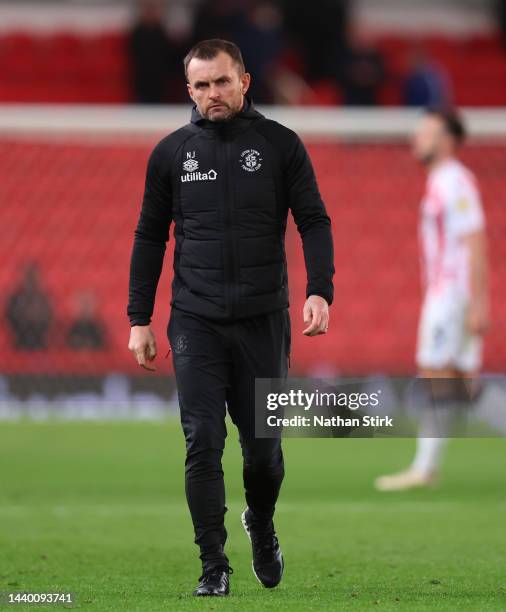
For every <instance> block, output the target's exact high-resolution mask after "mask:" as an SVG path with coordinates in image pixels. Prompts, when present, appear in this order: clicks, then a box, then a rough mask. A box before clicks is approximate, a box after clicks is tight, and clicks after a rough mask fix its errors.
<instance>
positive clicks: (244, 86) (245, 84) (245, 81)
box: [241, 72, 251, 96]
mask: <svg viewBox="0 0 506 612" xmlns="http://www.w3.org/2000/svg"><path fill="white" fill-rule="evenodd" d="M250 84H251V74H250V73H249V72H245V73H244V74H243V75H241V93H242V95H243V96H244V95H245V94H246V92H247V91H248V89H249V86H250Z"/></svg>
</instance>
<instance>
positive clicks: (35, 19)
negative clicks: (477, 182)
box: [0, 0, 506, 106]
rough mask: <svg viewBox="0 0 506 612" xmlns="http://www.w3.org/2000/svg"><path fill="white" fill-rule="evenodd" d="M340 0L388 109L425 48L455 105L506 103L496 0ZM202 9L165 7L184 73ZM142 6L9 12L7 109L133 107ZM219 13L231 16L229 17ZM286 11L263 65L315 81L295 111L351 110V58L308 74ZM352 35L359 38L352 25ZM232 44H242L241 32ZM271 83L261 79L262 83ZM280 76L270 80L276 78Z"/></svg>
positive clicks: (505, 58) (1, 95) (2, 11)
mask: <svg viewBox="0 0 506 612" xmlns="http://www.w3.org/2000/svg"><path fill="white" fill-rule="evenodd" d="M151 1H154V0H151ZM335 1H336V2H339V3H341V4H343V5H346V6H349V7H350V8H349V10H347V11H345V13H343V15H344V14H350V17H349V19H350V23H351V24H353V27H356V26H358V27H359V28H360V29H361V30H366V31H367V33H368V41H369V43H370V44H371V45H372V47H373V48H375V49H376V50H377V51H378V52H379V54H380V56H381V57H382V59H383V61H384V67H385V80H384V82H383V83H382V85H381V87H380V88H379V91H378V96H377V100H378V103H379V104H380V105H388V106H396V105H402V104H403V102H404V95H403V88H404V83H405V79H406V77H407V75H408V74H409V73H410V70H411V68H412V61H413V53H414V51H415V49H418V50H419V49H423V53H424V55H425V57H426V58H427V60H428V61H429V62H430V64H431V65H434V66H437V67H438V68H439V69H441V70H442V71H444V73H445V75H446V77H447V79H448V83H449V84H450V88H451V90H452V94H453V99H454V102H455V103H456V104H458V105H460V106H502V105H506V50H505V45H504V35H503V34H502V33H501V28H500V19H499V17H496V18H495V20H494V19H493V17H492V11H491V6H492V5H493V3H492V2H488V1H487V2H481V1H478V0H466V1H465V2H457V1H456V0H442V1H440V2H435V1H433V0H428V1H427V0H425V1H422V0H412V1H411V2H402V0H382V2H381V3H378V2H374V1H373V0H361V1H360V2H353V1H351V0H350V1H347V0H335ZM299 3H301V6H302V5H303V4H304V3H302V0H292V2H291V3H288V4H289V5H290V6H291V5H294V6H298V5H299ZM203 4H205V0H192V1H188V2H182V3H181V2H175V1H173V2H167V3H165V7H166V15H167V19H166V24H165V25H166V30H167V33H168V37H169V39H170V41H171V44H172V47H173V56H174V57H172V58H171V59H170V62H174V63H175V65H177V66H179V65H180V61H181V59H182V56H183V55H184V50H186V49H187V48H188V46H189V45H191V43H192V41H193V39H192V36H193V34H194V33H192V28H193V25H194V24H193V23H192V20H194V19H195V14H196V13H195V9H196V7H199V6H201V5H203ZM211 4H213V3H211ZM221 4H223V5H224V6H228V5H230V6H231V7H232V8H229V9H228V10H229V11H232V10H235V11H236V13H237V10H238V7H240V6H242V5H244V7H248V6H250V5H254V4H255V3H254V2H253V3H252V2H251V1H250V2H248V0H237V2H236V3H227V2H222V3H221ZM256 4H259V5H262V6H263V5H269V6H271V7H275V6H280V7H283V6H284V4H283V2H282V1H281V0H279V1H278V2H275V1H274V0H264V1H263V2H257V3H256ZM327 4H328V0H314V1H313V3H311V5H312V6H314V7H316V8H315V10H317V9H318V7H319V5H321V6H322V9H321V14H322V17H321V20H324V15H325V10H329V9H328V7H327V9H325V8H324V7H325V6H327ZM236 5H237V6H236ZM134 7H135V3H134V2H126V3H121V2H111V1H109V2H104V3H82V2H75V3H69V2H58V3H55V2H48V1H46V2H42V1H41V2H38V3H34V2H31V3H27V2H23V1H18V2H15V3H12V2H6V3H3V4H0V74H1V75H2V78H1V79H0V102H62V103H65V102H72V103H76V102H80V103H111V104H112V103H125V102H130V101H132V100H133V93H132V86H131V81H132V79H131V76H130V69H129V60H128V37H129V32H130V31H131V27H132V25H133V23H134V15H135V11H134ZM234 7H235V8H234ZM292 8H293V7H292ZM220 10H221V11H222V12H224V11H225V12H226V9H220ZM244 10H246V9H244ZM301 10H302V9H301ZM292 12H293V11H292ZM278 13H279V14H280V15H281V13H284V14H285V18H286V19H285V21H286V24H285V29H284V32H283V33H282V34H280V40H279V43H278V44H277V45H276V48H278V52H276V53H275V52H274V51H273V53H275V57H276V60H275V65H274V66H273V64H272V63H270V64H269V63H267V64H264V69H265V70H267V71H268V72H269V73H272V74H274V75H275V74H279V72H278V73H276V72H275V70H276V69H277V70H281V71H283V70H284V71H292V72H294V73H297V74H298V76H301V77H302V78H303V79H304V80H306V81H307V85H308V87H307V88H304V87H303V88H301V89H300V90H297V91H298V93H294V94H293V95H292V101H293V102H294V103H296V104H321V105H335V104H340V103H342V100H343V97H344V96H343V90H342V84H341V85H340V84H339V78H338V77H337V76H336V75H335V74H333V72H335V70H334V69H336V70H337V68H336V67H335V66H334V68H332V63H333V62H334V63H335V62H336V61H337V62H338V61H339V57H342V52H340V53H337V55H336V57H335V58H329V57H322V58H321V62H322V64H323V63H326V64H327V75H325V74H324V75H323V76H322V75H319V76H318V77H314V75H312V74H311V73H309V74H308V73H307V71H306V72H305V71H304V65H306V66H307V58H305V57H304V53H303V52H302V51H301V48H300V45H299V46H298V43H297V41H299V42H300V40H299V39H300V32H299V33H294V32H292V31H291V30H290V27H289V26H290V21H289V19H290V17H289V12H287V11H286V9H285V10H284V11H278ZM311 14H312V13H311ZM235 18H236V17H235ZM263 18H265V16H264V17H263ZM344 18H345V17H344V16H343V17H342V19H344ZM273 19H274V17H273ZM293 27H295V26H293ZM338 30H342V31H344V30H346V26H345V25H343V24H341V25H340V26H339V27H338V26H337V24H336V32H337V31H338ZM349 30H350V31H351V30H352V27H351V26H350V27H349ZM248 32H249V34H248V37H247V38H245V36H246V35H245V34H244V32H243V34H240V33H239V32H238V33H237V34H236V39H237V42H240V43H241V44H242V43H244V44H246V42H245V41H246V40H247V41H248V44H252V45H253V48H254V47H255V40H256V41H257V43H258V44H257V47H258V46H261V45H262V41H263V40H264V39H263V38H261V34H258V31H257V30H255V31H253V32H251V31H248ZM195 33H196V32H195ZM257 35H258V36H260V38H258V40H257V39H256V38H255V36H257ZM322 35H323V33H322ZM336 36H337V34H336ZM230 37H231V38H234V31H233V30H232V31H231V32H230ZM328 37H329V35H328V34H326V38H328ZM243 39H244V40H243ZM307 42H308V41H306V43H307ZM313 42H314V41H313ZM327 43H328V41H326V44H325V45H324V46H322V47H321V48H322V51H321V53H324V51H323V49H326V50H327V54H328V53H333V52H335V51H336V49H340V47H339V46H338V47H336V48H335V49H334V51H332V52H331V51H330V47H329V45H328V44H327ZM264 44H265V43H264ZM336 44H337V43H336ZM263 76H264V75H259V74H256V75H255V77H256V80H257V81H258V82H259V81H260V80H261V79H262V77H263ZM275 78H276V77H275V76H274V77H271V80H275ZM180 89H181V83H179V82H178V86H177V87H172V88H171V87H170V86H169V87H168V88H167V95H166V98H167V99H166V100H165V101H166V102H180V101H181V92H180ZM171 92H172V93H171ZM258 101H259V100H257V102H258ZM262 101H267V102H268V101H269V100H268V99H267V100H262Z"/></svg>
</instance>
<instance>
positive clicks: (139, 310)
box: [127, 146, 172, 370]
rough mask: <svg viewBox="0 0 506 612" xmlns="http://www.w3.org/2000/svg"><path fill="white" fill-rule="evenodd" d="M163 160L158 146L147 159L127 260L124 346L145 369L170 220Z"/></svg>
mask: <svg viewBox="0 0 506 612" xmlns="http://www.w3.org/2000/svg"><path fill="white" fill-rule="evenodd" d="M164 161H165V160H164V157H163V150H162V149H161V147H160V146H158V147H156V148H155V149H154V151H153V152H152V154H151V156H150V158H149V161H148V166H147V171H146V184H145V189H144V197H143V201H142V207H141V212H140V216H139V220H138V223H137V227H136V229H135V235H134V244H133V249H132V256H131V260H130V281H129V299H128V308H127V313H128V317H129V319H130V324H131V330H130V340H129V343H128V348H129V350H130V351H132V353H133V355H134V357H135V358H136V360H137V363H138V364H139V365H140V366H141V367H143V368H145V369H147V370H154V369H155V368H154V367H153V366H152V365H150V364H151V362H153V360H154V359H155V357H156V353H157V349H156V341H155V337H154V334H153V331H152V329H151V325H150V323H151V316H152V314H153V308H154V304H155V296H156V289H157V286H158V281H159V279H160V274H161V271H162V266H163V259H164V255H165V248H166V243H167V240H168V239H169V229H170V223H171V220H172V194H171V188H170V173H169V172H168V171H167V169H166V168H164ZM165 163H166V162H165Z"/></svg>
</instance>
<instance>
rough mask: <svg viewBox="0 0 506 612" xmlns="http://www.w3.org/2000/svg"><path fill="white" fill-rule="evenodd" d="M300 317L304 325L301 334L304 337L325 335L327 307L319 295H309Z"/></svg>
mask: <svg viewBox="0 0 506 612" xmlns="http://www.w3.org/2000/svg"><path fill="white" fill-rule="evenodd" d="M302 316H303V318H304V324H305V325H306V328H305V329H304V330H303V332H302V333H303V334H304V335H305V336H318V335H319V334H326V333H327V330H328V328H329V305H328V304H327V300H325V299H324V298H322V297H320V296H319V295H310V296H309V297H308V298H307V300H306V303H305V304H304V309H303V311H302Z"/></svg>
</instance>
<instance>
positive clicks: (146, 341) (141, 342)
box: [128, 325, 156, 372]
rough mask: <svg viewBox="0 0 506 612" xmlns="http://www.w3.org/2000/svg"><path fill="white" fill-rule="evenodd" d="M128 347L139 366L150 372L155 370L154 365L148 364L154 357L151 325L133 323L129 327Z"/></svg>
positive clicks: (154, 348)
mask: <svg viewBox="0 0 506 612" xmlns="http://www.w3.org/2000/svg"><path fill="white" fill-rule="evenodd" d="M128 349H129V350H130V351H132V353H133V356H134V357H135V359H136V360H137V363H138V364H139V365H140V366H141V368H144V369H145V370H149V371H150V372H154V371H155V370H156V368H155V366H154V365H149V364H150V363H151V362H152V361H154V359H155V357H156V341H155V335H154V333H153V331H152V330H151V325H134V326H133V327H132V328H131V329H130V340H129V342H128Z"/></svg>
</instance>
